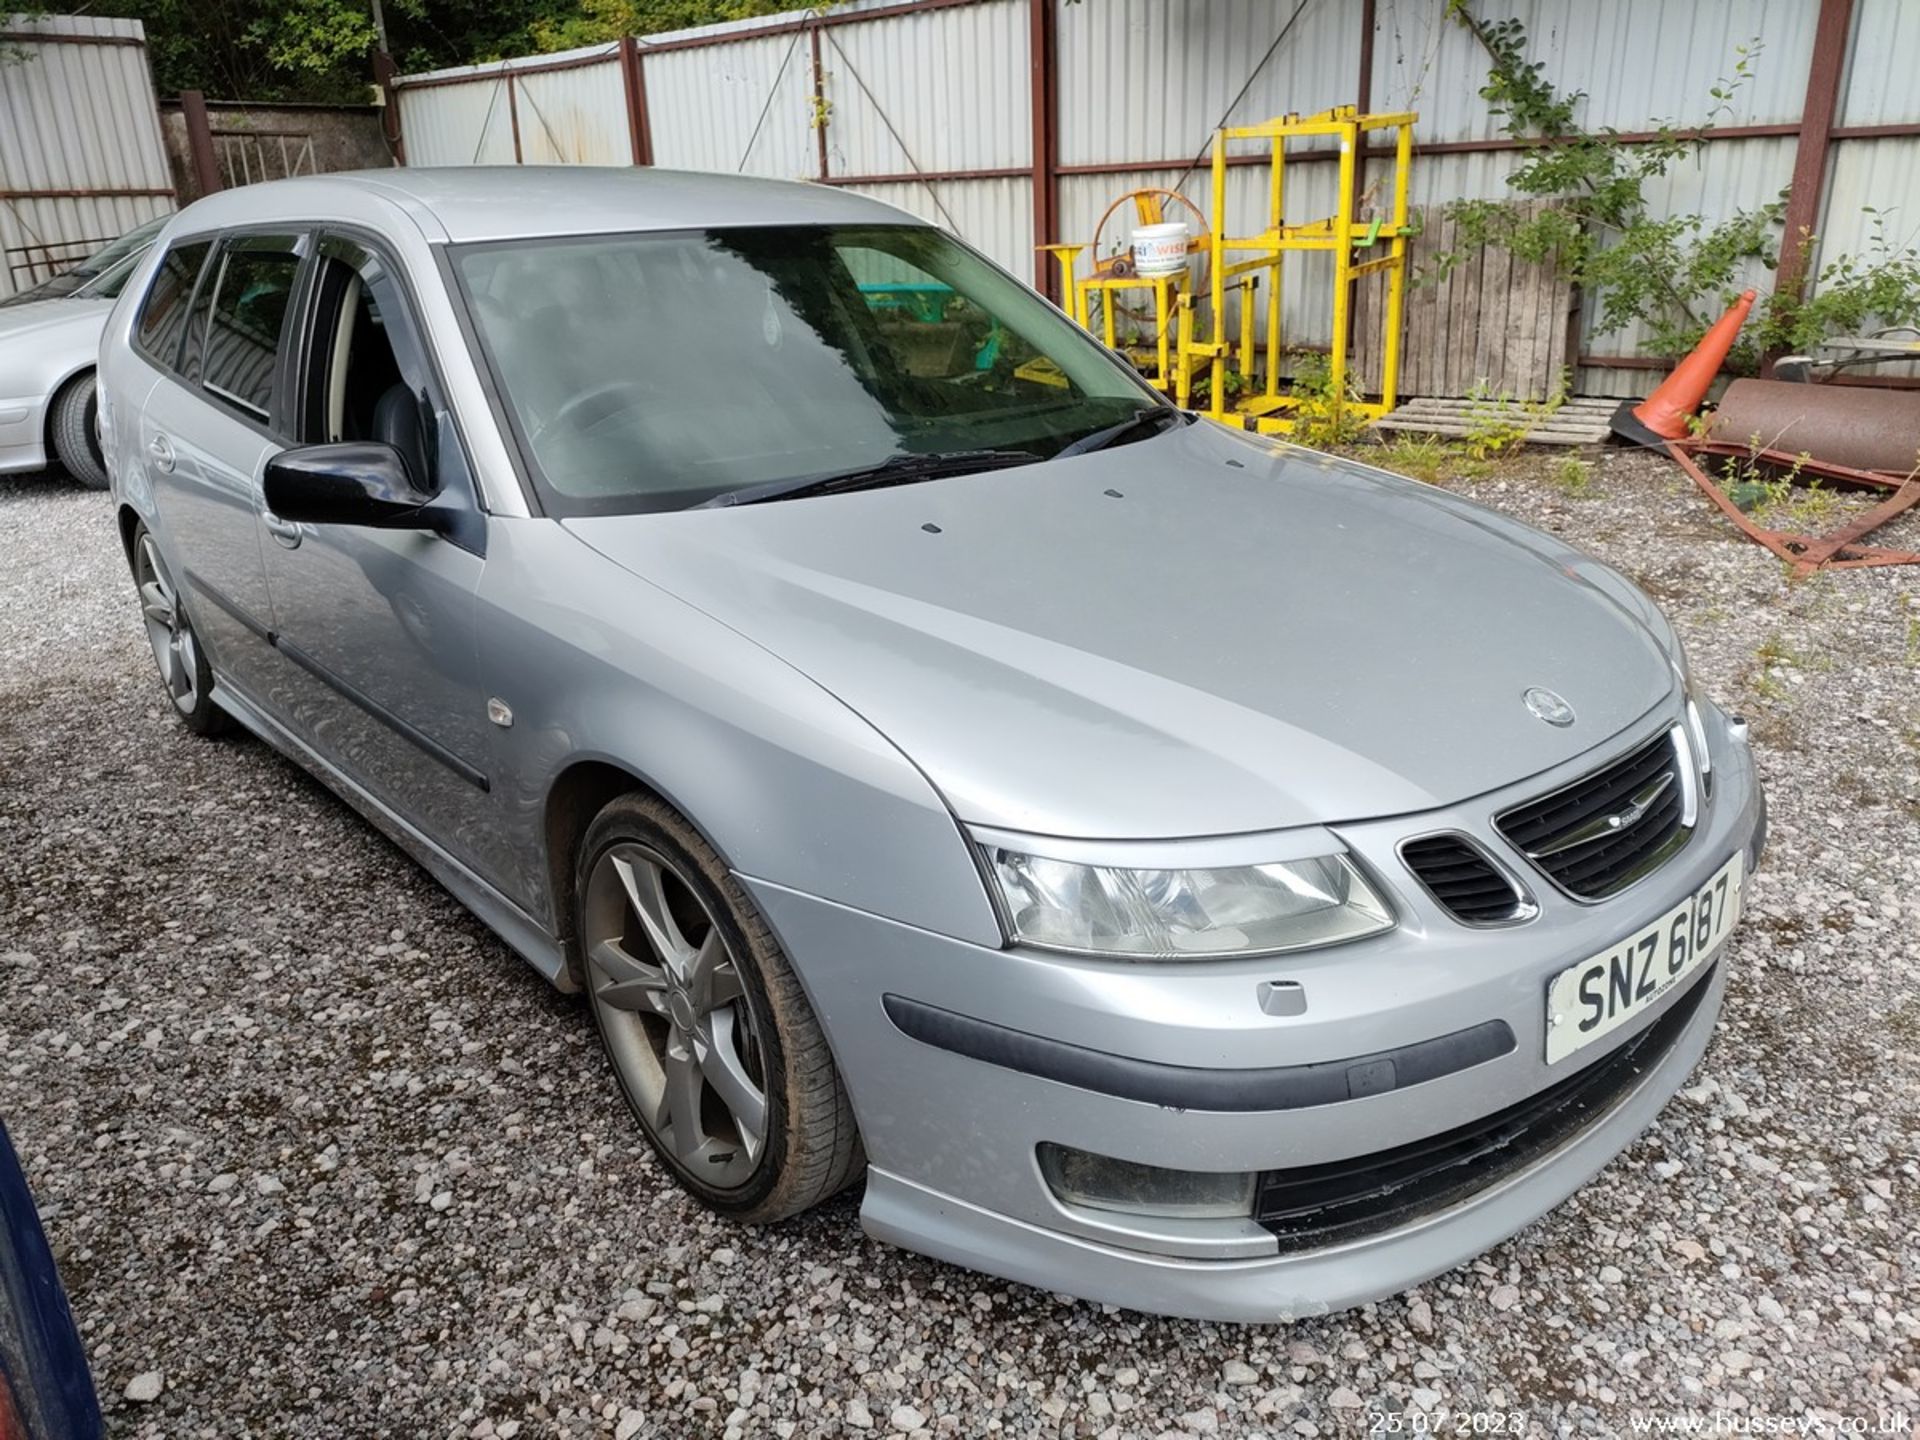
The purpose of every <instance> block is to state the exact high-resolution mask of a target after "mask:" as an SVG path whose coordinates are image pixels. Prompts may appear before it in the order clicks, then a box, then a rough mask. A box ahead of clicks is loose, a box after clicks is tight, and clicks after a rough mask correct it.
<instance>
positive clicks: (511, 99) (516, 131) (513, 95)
mask: <svg viewBox="0 0 1920 1440" xmlns="http://www.w3.org/2000/svg"><path fill="white" fill-rule="evenodd" d="M506 73H507V124H508V125H510V126H511V127H512V128H513V163H514V164H516V165H520V164H523V163H525V162H524V161H522V160H521V158H520V95H519V92H518V91H516V90H515V89H514V88H513V71H511V70H509V71H507V72H506Z"/></svg>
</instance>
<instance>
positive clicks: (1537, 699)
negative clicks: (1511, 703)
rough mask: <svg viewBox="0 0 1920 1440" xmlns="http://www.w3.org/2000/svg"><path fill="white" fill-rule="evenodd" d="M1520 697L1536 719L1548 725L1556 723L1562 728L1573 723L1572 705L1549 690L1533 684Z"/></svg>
mask: <svg viewBox="0 0 1920 1440" xmlns="http://www.w3.org/2000/svg"><path fill="white" fill-rule="evenodd" d="M1520 698H1521V699H1522V700H1523V701H1525V702H1526V706H1527V709H1529V710H1531V711H1532V712H1533V715H1534V718H1535V719H1537V720H1544V721H1546V722H1547V724H1549V725H1557V726H1559V727H1560V728H1561V729H1562V730H1564V729H1566V727H1567V726H1569V725H1571V724H1572V723H1573V719H1574V716H1573V707H1572V706H1571V705H1569V704H1568V703H1567V702H1566V701H1565V700H1562V699H1561V698H1560V697H1559V696H1558V695H1556V694H1554V693H1553V691H1551V690H1547V689H1544V688H1542V687H1541V686H1539V685H1535V686H1533V687H1532V688H1531V689H1529V690H1527V691H1526V692H1525V693H1524V694H1522V695H1521V696H1520Z"/></svg>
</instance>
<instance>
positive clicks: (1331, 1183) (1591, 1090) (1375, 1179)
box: [1253, 966, 1713, 1254]
mask: <svg viewBox="0 0 1920 1440" xmlns="http://www.w3.org/2000/svg"><path fill="white" fill-rule="evenodd" d="M1712 975H1713V967H1711V966H1709V967H1708V968H1707V969H1705V970H1703V971H1702V972H1701V973H1700V975H1699V977H1698V978H1697V979H1696V980H1695V982H1694V983H1693V985H1692V986H1691V987H1689V989H1688V990H1687V993H1686V994H1684V995H1681V996H1680V997H1678V998H1677V999H1676V1000H1675V1001H1674V1002H1673V1004H1672V1006H1671V1007H1670V1008H1669V1009H1668V1010H1667V1013H1666V1014H1664V1015H1662V1016H1661V1017H1660V1018H1659V1019H1658V1020H1656V1021H1655V1022H1654V1023H1653V1024H1652V1025H1649V1026H1648V1027H1647V1028H1646V1029H1645V1030H1642V1031H1641V1032H1640V1033H1639V1034H1638V1035H1636V1036H1634V1037H1633V1039H1631V1040H1629V1041H1628V1042H1627V1043H1626V1044H1624V1045H1622V1046H1621V1047H1620V1048H1619V1049H1617V1050H1615V1051H1614V1052H1613V1053H1612V1054H1610V1055H1607V1056H1604V1057H1603V1058H1601V1059H1599V1060H1597V1061H1595V1062H1594V1063H1593V1064H1591V1065H1588V1066H1587V1067H1586V1068H1585V1069H1582V1070H1577V1071H1575V1072H1574V1073H1573V1074H1571V1075H1569V1076H1567V1077H1566V1078H1565V1079H1564V1080H1560V1081H1557V1082H1556V1083H1554V1084H1552V1085H1549V1086H1548V1087H1547V1088H1546V1089H1545V1090H1542V1091H1540V1092H1539V1093H1538V1094H1536V1095H1532V1096H1529V1097H1528V1098H1527V1099H1525V1100H1522V1101H1521V1102H1520V1103H1519V1104H1517V1105H1509V1106H1508V1107H1507V1108H1506V1109H1504V1110H1501V1111H1499V1112H1497V1113H1495V1114H1492V1115H1488V1116H1486V1117H1484V1118H1483V1119H1479V1120H1475V1121H1473V1122H1472V1123H1471V1124H1468V1125H1462V1126H1460V1127H1458V1128H1457V1129H1454V1130H1448V1131H1446V1132H1445V1133H1444V1134H1440V1135H1434V1136H1431V1137H1429V1138H1427V1139H1425V1140H1416V1141H1413V1142H1411V1143H1409V1144H1406V1145H1400V1146H1396V1147H1395V1148H1393V1149H1391V1150H1379V1151H1375V1152H1374V1153H1373V1154H1371V1155H1361V1156H1357V1157H1355V1158H1354V1159H1351V1160H1339V1161H1335V1162H1334V1163H1332V1164H1330V1165H1302V1166H1297V1167H1295V1168H1294V1169H1291V1170H1268V1171H1265V1172H1263V1173H1262V1174H1261V1176H1260V1178H1259V1184H1258V1187H1257V1189H1256V1190H1255V1192H1254V1209H1253V1218H1254V1219H1255V1220H1256V1221H1258V1222H1259V1223H1260V1224H1261V1225H1263V1226H1265V1227H1266V1228H1267V1229H1268V1230H1270V1231H1272V1232H1273V1234H1274V1235H1275V1236H1277V1237H1278V1239H1279V1241H1280V1251H1281V1253H1282V1254H1286V1253H1288V1252H1291V1251H1298V1250H1312V1249H1318V1248H1320V1247H1322V1246H1326V1245H1334V1244H1339V1243H1343V1242H1345V1241H1349V1240H1354V1239H1358V1238H1359V1237H1361V1236H1363V1235H1370V1234H1373V1233H1375V1232H1377V1231H1381V1230H1390V1229H1393V1228H1394V1227H1395V1226H1397V1225H1403V1224H1406V1223H1409V1222H1411V1221H1413V1220H1415V1219H1418V1218H1419V1217H1421V1216H1423V1215H1429V1214H1432V1213H1433V1212H1434V1211H1436V1210H1442V1209H1445V1208H1446V1207H1447V1206H1450V1205H1457V1204H1459V1203H1460V1202H1461V1201H1463V1200H1465V1199H1466V1198H1467V1197H1468V1196H1470V1195H1472V1194H1474V1193H1475V1192H1476V1191H1479V1190H1483V1189H1485V1188H1486V1187H1487V1186H1489V1185H1492V1184H1494V1183H1495V1182H1496V1181H1499V1180H1501V1179H1504V1178H1505V1177H1506V1176H1508V1175H1511V1174H1513V1173H1514V1172H1515V1171H1517V1170H1519V1169H1521V1168H1523V1167H1525V1166H1527V1165H1530V1164H1532V1163H1533V1162H1534V1161H1536V1160H1539V1159H1541V1158H1542V1157H1544V1156H1546V1155H1548V1154H1549V1153H1551V1152H1552V1151H1554V1150H1557V1149H1559V1148H1561V1147H1562V1146H1564V1145H1566V1144H1567V1143H1569V1142H1570V1141H1571V1140H1573V1139H1574V1137H1575V1136H1577V1135H1579V1134H1580V1132H1581V1131H1583V1130H1585V1129H1586V1128H1587V1127H1588V1126H1590V1125H1593V1124H1594V1123H1596V1122H1597V1121H1599V1120H1601V1119H1602V1118H1604V1117H1605V1115H1606V1114H1607V1112H1608V1111H1610V1110H1611V1109H1612V1108H1613V1107H1614V1106H1615V1105H1616V1104H1618V1103H1619V1101H1620V1099H1621V1098H1622V1096H1624V1095H1625V1093H1626V1092H1627V1091H1628V1090H1629V1089H1630V1088H1631V1087H1632V1086H1633V1085H1634V1083H1635V1082H1636V1081H1637V1080H1639V1078H1640V1077H1641V1076H1642V1075H1644V1074H1645V1073H1646V1072H1647V1071H1648V1070H1649V1069H1651V1068H1652V1067H1653V1066H1654V1065H1656V1064H1658V1063H1659V1061H1660V1058H1661V1057H1662V1056H1663V1055H1665V1054H1666V1053H1667V1051H1668V1050H1669V1049H1671V1048H1672V1046H1673V1042H1674V1041H1675V1040H1676V1039H1678V1038H1679V1035H1680V1032H1681V1031H1682V1030H1684V1029H1686V1028H1687V1022H1688V1021H1690V1020H1691V1019H1692V1018H1693V1016H1694V1012H1695V1011H1697V1010H1698V1009H1699V1008H1700V1002H1701V1000H1702V999H1703V998H1704V997H1705V995H1706V993H1707V991H1708V990H1709V989H1711V988H1712V984H1713V981H1712Z"/></svg>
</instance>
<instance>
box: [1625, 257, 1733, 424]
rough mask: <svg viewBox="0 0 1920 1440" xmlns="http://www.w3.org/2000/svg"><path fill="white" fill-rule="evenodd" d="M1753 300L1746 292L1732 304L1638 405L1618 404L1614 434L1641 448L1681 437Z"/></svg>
mask: <svg viewBox="0 0 1920 1440" xmlns="http://www.w3.org/2000/svg"><path fill="white" fill-rule="evenodd" d="M1753 301H1754V292H1753V291H1751V290H1749V291H1747V292H1746V293H1745V294H1744V295H1742V296H1741V297H1740V298H1739V299H1738V300H1737V301H1735V302H1734V306H1733V308H1732V309H1731V310H1729V311H1727V313H1726V314H1724V315H1722V316H1721V317H1720V318H1719V319H1718V320H1716V321H1714V322H1713V328H1712V329H1711V330H1709V331H1707V333H1706V334H1705V335H1702V336H1701V337H1700V343H1699V344H1698V345H1696V346H1694V347H1693V353H1692V354H1691V355H1689V356H1687V358H1686V359H1684V360H1682V361H1681V362H1680V363H1679V364H1678V365H1677V366H1675V367H1674V371H1673V373H1672V374H1671V375H1669V376H1667V378H1666V379H1665V380H1662V381H1661V382H1660V388H1659V389H1657V390H1655V391H1654V392H1653V394H1651V395H1649V396H1648V397H1647V398H1646V399H1645V400H1642V401H1641V402H1640V403H1639V404H1638V405H1634V406H1631V407H1629V406H1626V405H1622V406H1621V407H1620V410H1619V413H1617V414H1616V415H1615V416H1614V417H1613V429H1614V432H1615V433H1616V434H1618V435H1621V436H1624V437H1625V438H1626V439H1628V440H1633V441H1637V442H1638V443H1640V444H1642V445H1658V444H1660V443H1661V442H1663V441H1666V440H1678V439H1679V438H1680V437H1681V436H1683V435H1685V434H1686V433H1687V417H1688V416H1690V415H1692V414H1693V413H1694V412H1695V411H1696V410H1698V409H1699V408H1700V402H1701V401H1702V400H1704V399H1706V398H1707V389H1708V387H1709V386H1711V385H1712V384H1713V377H1714V376H1715V375H1718V374H1719V373H1720V367H1721V365H1723V364H1724V363H1726V358H1727V352H1728V351H1729V350H1731V349H1733V342H1734V340H1735V338H1736V337H1738V335H1739V334H1740V327H1741V326H1742V325H1744V324H1746V321H1747V312H1748V311H1750V310H1751V309H1753Z"/></svg>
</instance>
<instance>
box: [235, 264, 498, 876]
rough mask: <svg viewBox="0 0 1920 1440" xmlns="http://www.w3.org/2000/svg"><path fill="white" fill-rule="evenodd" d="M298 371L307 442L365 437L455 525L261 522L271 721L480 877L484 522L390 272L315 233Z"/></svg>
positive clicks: (488, 743) (483, 864) (487, 736)
mask: <svg viewBox="0 0 1920 1440" xmlns="http://www.w3.org/2000/svg"><path fill="white" fill-rule="evenodd" d="M299 330H300V339H299V342H298V346H297V352H296V354H295V356H294V358H293V361H292V374H293V377H294V379H293V388H294V390H295V392H296V393H295V394H294V396H293V397H292V407H293V412H294V414H295V415H296V417H297V418H296V420H295V427H296V431H297V434H298V438H299V439H300V440H301V441H302V442H304V443H311V444H324V443H328V442H335V441H343V440H351V441H375V442H378V443H381V444H385V445H389V446H392V447H393V448H394V449H395V450H397V451H398V452H399V453H400V455H401V458H402V460H403V461H404V463H405V464H406V466H407V469H408V471H409V472H410V473H411V475H412V476H413V478H414V480H415V482H416V484H419V485H420V486H422V487H423V488H426V489H429V490H432V491H433V492H434V493H435V494H436V495H438V496H440V497H441V498H442V499H443V500H444V501H446V502H447V503H448V504H449V505H450V506H451V507H452V508H453V509H454V511H455V512H456V518H455V520H454V522H453V525H452V528H451V530H450V531H449V532H446V533H436V532H432V531H426V530H375V529H368V528H365V527H362V526H356V525H320V524H295V523H290V522H286V521H282V520H280V519H278V518H277V517H275V516H274V515H272V514H271V513H270V512H269V513H268V514H266V516H265V523H266V529H267V536H268V539H267V544H266V549H265V553H266V559H267V578H268V587H269V589H270V591H271V593H272V597H273V616H274V629H275V631H276V638H277V643H278V645H279V648H280V650H281V653H282V655H283V656H284V657H285V659H287V660H289V661H291V662H292V665H291V666H289V667H287V668H286V669H284V670H283V672H282V674H281V677H280V680H279V682H278V686H277V691H276V702H277V703H276V709H277V710H279V711H280V712H281V713H282V714H283V716H284V717H285V718H287V719H288V720H289V721H290V723H291V724H292V726H293V729H294V730H295V732H296V733H297V734H298V735H299V736H300V738H301V739H303V740H305V741H306V742H307V744H309V745H310V746H312V747H313V748H314V749H315V750H316V751H318V752H319V753H320V754H321V755H322V756H324V757H325V758H326V759H327V760H328V761H330V762H331V763H333V764H334V765H335V766H337V767H338V768H339V769H340V770H342V771H343V772H344V773H345V774H346V775H347V776H348V777H349V778H351V779H352V780H353V781H354V782H355V783H356V784H358V785H360V786H361V787H363V788H364V789H366V790H368V791H369V792H371V793H372V794H373V795H374V796H375V797H376V798H377V799H379V800H380V801H381V802H382V803H384V804H385V805H386V806H387V807H388V808H389V809H391V810H393V811H395V812H397V813H398V814H399V815H400V816H401V818H402V819H404V820H406V821H407V822H409V823H410V824H412V825H413V826H414V827H416V828H417V829H419V830H421V831H423V832H425V833H426V834H427V835H428V836H429V837H430V838H431V839H433V840H434V841H435V842H436V843H438V844H439V845H440V846H441V847H442V848H443V849H445V850H447V851H448V852H449V853H451V854H453V855H454V856H455V858H457V859H459V860H460V861H462V863H464V864H466V865H467V866H469V868H472V869H474V870H477V871H478V872H479V873H480V874H482V875H483V876H484V877H486V878H488V879H489V880H494V881H495V882H496V883H497V881H498V876H499V875H500V873H501V867H500V864H499V863H498V860H499V857H497V856H496V855H495V854H494V853H493V851H494V850H495V849H496V848H497V847H498V846H499V844H500V838H499V827H498V826H497V825H496V824H495V823H494V817H493V800H492V797H491V795H490V793H489V788H490V787H489V780H488V775H487V769H488V764H487V762H488V760H489V758H490V756H491V753H492V749H493V730H492V726H491V725H490V724H489V723H488V720H487V700H486V695H485V693H484V692H483V690H482V687H481V684H480V678H479V662H478V655H477V647H476V642H475V618H474V592H475V590H476V588H477V587H478V586H479V583H480V572H481V569H482V567H483V565H484V564H485V558H484V557H485V553H486V517H485V515H484V514H483V513H482V512H481V510H480V507H479V505H478V504H477V502H476V499H475V492H474V486H473V482H472V478H471V474H470V472H469V470H468V468H467V463H466V457H465V451H464V450H463V448H462V446H461V444H460V441H459V437H458V434H457V432H456V430H455V428H454V426H453V424H452V420H451V416H450V415H449V413H448V410H447V406H446V404H445V402H444V399H443V398H442V392H441V390H440V387H439V385H438V383H437V380H436V378H435V375H434V372H433V368H432V366H431V365H430V364H429V362H428V357H427V354H426V351H425V348H424V346H423V345H422V343H421V338H420V337H421V330H420V327H419V326H418V324H417V323H416V322H415V320H414V317H413V311H412V307H411V305H410V302H409V300H408V296H407V291H406V289H405V286H404V284H403V282H402V278H401V274H400V271H399V269H398V267H397V265H396V264H395V263H394V262H393V261H392V260H391V259H390V258H389V257H388V256H386V255H385V254H383V253H381V252H380V251H379V250H378V249H377V248H375V242H373V241H371V240H370V239H364V238H357V237H350V236H347V235H344V234H326V233H323V234H322V235H321V236H320V238H319V242H318V245H317V247H316V259H315V262H314V269H313V275H312V278H311V282H310V284H309V286H308V288H307V292H306V297H305V300H304V302H303V306H302V318H301V322H300V326H299Z"/></svg>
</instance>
